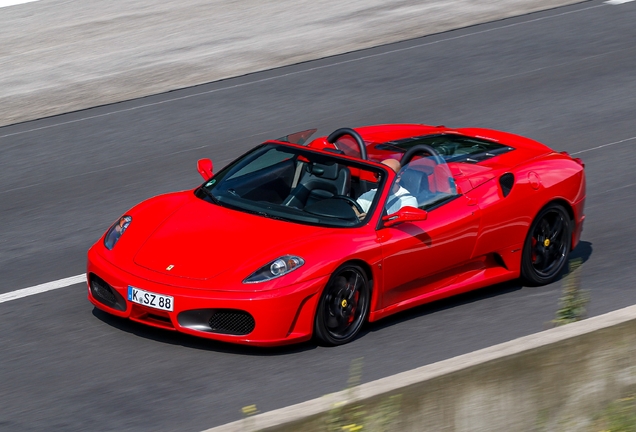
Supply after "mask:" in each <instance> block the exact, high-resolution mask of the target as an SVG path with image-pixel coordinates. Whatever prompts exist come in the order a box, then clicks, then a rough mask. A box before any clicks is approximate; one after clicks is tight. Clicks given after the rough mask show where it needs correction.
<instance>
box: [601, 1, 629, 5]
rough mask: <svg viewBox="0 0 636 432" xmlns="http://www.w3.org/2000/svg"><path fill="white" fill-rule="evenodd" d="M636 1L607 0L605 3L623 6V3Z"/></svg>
mask: <svg viewBox="0 0 636 432" xmlns="http://www.w3.org/2000/svg"><path fill="white" fill-rule="evenodd" d="M633 1H634V0H607V1H606V2H604V3H607V4H609V5H619V4H623V3H629V2H633Z"/></svg>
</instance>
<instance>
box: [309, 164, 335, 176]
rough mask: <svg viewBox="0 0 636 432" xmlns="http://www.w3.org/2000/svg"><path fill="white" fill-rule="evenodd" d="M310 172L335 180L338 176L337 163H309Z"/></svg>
mask: <svg viewBox="0 0 636 432" xmlns="http://www.w3.org/2000/svg"><path fill="white" fill-rule="evenodd" d="M311 173H312V174H313V175H315V176H316V177H320V178H324V179H329V180H335V179H337V178H338V164H337V163H335V162H333V163H331V164H328V165H327V164H321V163H314V164H313V165H311Z"/></svg>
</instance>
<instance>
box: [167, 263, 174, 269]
mask: <svg viewBox="0 0 636 432" xmlns="http://www.w3.org/2000/svg"><path fill="white" fill-rule="evenodd" d="M173 268H174V265H173V264H170V265H169V266H168V267H166V270H168V271H170V270H172V269H173Z"/></svg>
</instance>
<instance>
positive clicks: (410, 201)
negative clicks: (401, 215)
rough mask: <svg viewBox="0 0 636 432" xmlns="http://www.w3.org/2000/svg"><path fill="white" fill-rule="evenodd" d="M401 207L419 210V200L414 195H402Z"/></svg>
mask: <svg viewBox="0 0 636 432" xmlns="http://www.w3.org/2000/svg"><path fill="white" fill-rule="evenodd" d="M400 206H401V207H406V206H411V207H415V208H417V198H415V197H414V196H413V195H402V196H401V197H400Z"/></svg>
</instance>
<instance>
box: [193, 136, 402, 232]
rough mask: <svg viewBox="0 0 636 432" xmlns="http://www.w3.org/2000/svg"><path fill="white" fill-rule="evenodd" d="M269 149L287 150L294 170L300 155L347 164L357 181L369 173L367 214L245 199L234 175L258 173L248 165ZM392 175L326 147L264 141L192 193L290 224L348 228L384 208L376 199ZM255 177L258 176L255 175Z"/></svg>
mask: <svg viewBox="0 0 636 432" xmlns="http://www.w3.org/2000/svg"><path fill="white" fill-rule="evenodd" d="M272 150H280V151H281V152H282V153H288V154H289V155H290V158H289V160H293V163H294V164H295V165H294V166H295V167H296V168H295V169H298V168H297V166H298V165H299V163H298V162H299V158H300V162H302V163H303V164H306V163H307V162H311V163H337V164H338V165H342V166H346V167H347V168H349V170H350V172H352V173H358V176H359V177H356V179H357V181H360V180H361V179H362V177H361V176H360V174H362V173H364V177H367V178H368V177H369V176H370V175H372V176H373V178H374V179H375V181H376V183H375V184H374V187H375V188H377V193H376V196H375V198H374V200H373V203H372V205H371V207H370V208H369V211H368V213H367V216H366V217H364V218H362V219H358V218H356V220H355V221H354V220H353V219H346V220H345V219H343V218H338V217H333V216H325V215H324V213H323V214H315V213H311V212H310V211H309V210H306V209H296V208H294V207H290V206H287V205H282V204H280V203H276V202H267V201H265V200H254V199H247V198H245V197H242V196H239V195H238V194H236V193H234V192H233V191H232V183H231V182H232V181H234V180H237V179H240V177H241V176H239V175H237V174H239V173H241V171H242V170H246V169H247V171H246V172H244V173H243V175H244V176H249V174H251V173H252V172H254V173H257V174H258V171H259V170H258V169H253V170H252V171H250V169H248V168H249V167H250V164H252V165H255V164H257V162H258V160H259V158H263V157H264V155H267V153H268V152H271V151H272ZM303 159H304V160H303ZM287 161H288V159H283V160H282V161H281V162H280V163H287ZM290 163H291V162H290ZM274 165H275V164H272V165H267V166H264V168H271V167H272V166H274ZM394 175H395V173H393V172H392V171H391V170H390V169H387V167H386V166H384V165H381V164H378V163H376V162H373V161H364V160H360V159H357V158H354V157H350V156H346V155H341V154H337V153H333V152H330V151H328V150H322V149H315V148H310V147H306V146H302V145H297V144H294V143H287V142H278V141H266V142H264V143H262V144H260V145H258V146H256V147H254V148H253V149H252V150H250V151H248V152H246V153H245V154H243V155H242V156H240V157H238V158H237V159H235V160H234V161H232V162H231V163H229V164H228V165H227V166H225V167H224V168H222V169H221V170H220V171H219V172H218V173H216V174H215V175H214V176H213V177H212V178H210V179H209V180H207V181H205V182H204V183H203V184H202V185H201V186H200V187H199V188H197V189H196V190H195V195H196V196H197V197H198V198H200V199H203V200H205V201H207V202H210V203H212V204H214V205H219V206H222V207H227V208H230V209H232V210H236V211H241V212H244V213H251V214H254V215H256V216H260V217H266V218H272V219H278V220H284V221H286V222H289V223H299V224H306V225H316V226H321V227H326V228H327V227H328V228H351V227H360V226H363V225H366V224H367V223H368V222H369V221H370V220H371V219H373V218H374V216H376V213H378V209H379V208H380V207H383V206H381V205H379V202H380V201H383V199H384V198H385V193H384V192H385V189H386V186H387V184H388V182H389V181H392V180H393V178H394ZM255 177H258V175H257V176H255ZM351 177H352V178H353V177H354V175H351ZM246 179H248V180H249V178H248V177H246ZM228 183H229V185H228ZM370 184H371V183H370ZM352 198H353V199H354V200H355V199H356V198H357V197H355V196H353V197H352ZM332 201H342V202H343V203H344V202H346V201H344V200H340V199H332ZM331 204H334V203H331ZM338 206H340V207H342V204H338ZM306 207H309V206H306Z"/></svg>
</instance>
